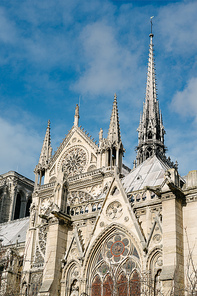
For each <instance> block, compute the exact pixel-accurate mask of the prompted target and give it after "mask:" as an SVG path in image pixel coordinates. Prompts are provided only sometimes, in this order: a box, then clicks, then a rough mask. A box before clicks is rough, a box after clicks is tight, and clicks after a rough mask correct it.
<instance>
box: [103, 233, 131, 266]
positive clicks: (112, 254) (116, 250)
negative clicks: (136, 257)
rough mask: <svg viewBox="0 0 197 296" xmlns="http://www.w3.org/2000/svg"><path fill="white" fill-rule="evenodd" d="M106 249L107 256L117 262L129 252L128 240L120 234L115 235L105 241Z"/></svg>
mask: <svg viewBox="0 0 197 296" xmlns="http://www.w3.org/2000/svg"><path fill="white" fill-rule="evenodd" d="M106 249H107V252H106V256H107V258H108V259H112V260H113V261H114V262H119V261H121V260H122V259H124V257H125V256H127V255H128V253H129V240H128V239H127V238H123V237H122V236H121V235H115V236H114V237H113V238H111V239H110V240H109V241H108V242H107V246H106Z"/></svg>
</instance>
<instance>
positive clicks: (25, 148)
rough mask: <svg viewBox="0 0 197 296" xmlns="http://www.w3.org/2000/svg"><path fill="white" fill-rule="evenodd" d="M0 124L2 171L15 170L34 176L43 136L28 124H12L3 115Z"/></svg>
mask: <svg viewBox="0 0 197 296" xmlns="http://www.w3.org/2000/svg"><path fill="white" fill-rule="evenodd" d="M0 126H1V129H0V138H1V145H0V164H1V166H0V167H1V171H0V173H5V172H7V171H10V170H14V171H17V172H19V173H21V174H23V175H25V176H27V177H29V178H33V177H34V176H33V170H34V168H35V165H36V163H37V161H38V157H39V151H41V145H42V140H41V138H40V137H39V135H38V134H37V133H36V132H35V131H34V130H33V129H30V128H29V127H28V126H25V125H22V124H21V123H16V124H12V123H10V122H8V121H7V120H5V119H4V118H2V117H1V118H0Z"/></svg>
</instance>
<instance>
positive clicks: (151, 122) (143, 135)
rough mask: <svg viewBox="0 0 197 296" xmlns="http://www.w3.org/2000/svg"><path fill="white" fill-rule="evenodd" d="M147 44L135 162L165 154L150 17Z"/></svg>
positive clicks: (138, 162)
mask: <svg viewBox="0 0 197 296" xmlns="http://www.w3.org/2000/svg"><path fill="white" fill-rule="evenodd" d="M149 37H150V44H149V58H148V73H147V83H146V97H145V102H144V106H143V114H142V116H141V117H140V124H139V127H138V130H137V131H138V146H137V164H140V163H141V162H143V161H144V160H146V159H147V158H148V157H150V156H151V155H152V154H157V153H160V154H165V150H166V148H165V146H164V133H165V130H164V126H163V123H162V116H161V111H160V110H159V101H158V99H157V90H156V78H155V61H154V50H153V46H154V45H153V37H154V35H153V33H152V18H151V33H150V35H149Z"/></svg>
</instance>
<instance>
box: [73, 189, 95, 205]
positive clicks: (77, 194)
mask: <svg viewBox="0 0 197 296" xmlns="http://www.w3.org/2000/svg"><path fill="white" fill-rule="evenodd" d="M90 200H93V196H92V195H90V194H88V193H87V192H84V191H70V192H69V194H68V201H69V202H70V204H78V203H82V202H86V201H90Z"/></svg>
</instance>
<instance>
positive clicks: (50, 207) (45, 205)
mask: <svg viewBox="0 0 197 296" xmlns="http://www.w3.org/2000/svg"><path fill="white" fill-rule="evenodd" d="M53 211H56V212H59V207H58V206H57V205H56V204H55V203H54V202H52V200H51V199H50V198H45V199H44V200H43V201H42V202H41V207H40V217H41V218H44V219H48V218H49V216H50V214H51V212H53Z"/></svg>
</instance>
